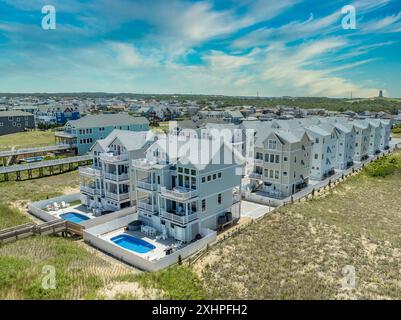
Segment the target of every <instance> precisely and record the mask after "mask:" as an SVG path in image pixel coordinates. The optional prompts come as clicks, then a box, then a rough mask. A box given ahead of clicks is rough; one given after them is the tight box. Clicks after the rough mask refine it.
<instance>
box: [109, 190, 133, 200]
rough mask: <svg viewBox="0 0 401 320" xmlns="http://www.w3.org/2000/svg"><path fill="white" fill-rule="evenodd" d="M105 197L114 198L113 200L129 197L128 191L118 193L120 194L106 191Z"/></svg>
mask: <svg viewBox="0 0 401 320" xmlns="http://www.w3.org/2000/svg"><path fill="white" fill-rule="evenodd" d="M105 196H106V198H109V199H112V200H115V201H123V200H127V199H129V198H130V195H129V193H120V194H116V193H112V192H106V193H105Z"/></svg>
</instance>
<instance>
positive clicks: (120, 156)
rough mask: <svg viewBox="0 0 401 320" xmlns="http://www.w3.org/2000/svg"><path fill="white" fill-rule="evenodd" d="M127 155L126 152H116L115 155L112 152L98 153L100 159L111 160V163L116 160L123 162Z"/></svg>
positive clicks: (126, 159) (116, 161)
mask: <svg viewBox="0 0 401 320" xmlns="http://www.w3.org/2000/svg"><path fill="white" fill-rule="evenodd" d="M128 159H129V157H128V154H126V153H124V154H118V155H115V154H113V153H102V154H100V160H102V161H105V162H112V163H118V162H124V161H128Z"/></svg>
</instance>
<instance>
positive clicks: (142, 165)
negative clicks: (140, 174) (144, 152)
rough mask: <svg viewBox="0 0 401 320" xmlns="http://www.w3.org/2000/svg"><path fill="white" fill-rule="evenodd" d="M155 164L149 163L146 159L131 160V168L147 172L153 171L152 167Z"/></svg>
mask: <svg viewBox="0 0 401 320" xmlns="http://www.w3.org/2000/svg"><path fill="white" fill-rule="evenodd" d="M155 164H156V163H151V162H149V161H148V160H147V159H136V160H132V166H133V167H134V168H136V169H140V170H144V171H149V170H152V169H153V165H155Z"/></svg>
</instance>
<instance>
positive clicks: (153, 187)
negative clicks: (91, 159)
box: [136, 180, 156, 191]
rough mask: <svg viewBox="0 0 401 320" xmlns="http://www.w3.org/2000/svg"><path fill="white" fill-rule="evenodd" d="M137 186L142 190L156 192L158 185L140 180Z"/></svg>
mask: <svg viewBox="0 0 401 320" xmlns="http://www.w3.org/2000/svg"><path fill="white" fill-rule="evenodd" d="M136 186H137V187H138V188H141V189H145V190H149V191H155V190H156V185H155V184H153V183H150V180H138V181H137V182H136Z"/></svg>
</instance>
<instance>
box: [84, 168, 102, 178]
mask: <svg viewBox="0 0 401 320" xmlns="http://www.w3.org/2000/svg"><path fill="white" fill-rule="evenodd" d="M79 174H81V175H85V176H88V177H98V178H100V177H101V176H102V172H101V171H100V170H99V169H95V168H92V167H79Z"/></svg>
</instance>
